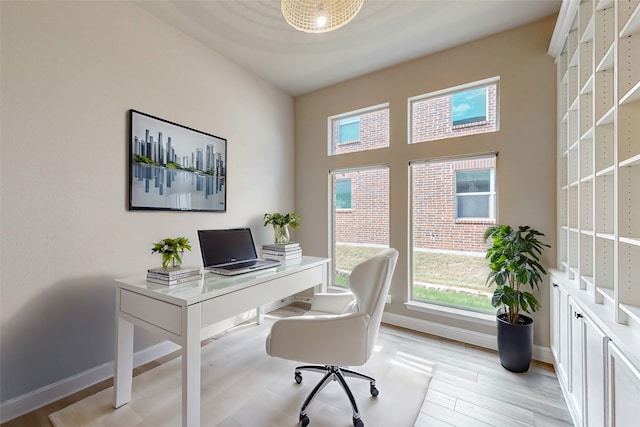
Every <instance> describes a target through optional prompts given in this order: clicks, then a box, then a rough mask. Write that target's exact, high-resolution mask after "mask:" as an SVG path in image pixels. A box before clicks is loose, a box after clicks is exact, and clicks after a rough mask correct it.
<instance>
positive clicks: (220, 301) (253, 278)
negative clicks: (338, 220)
mask: <svg viewBox="0 0 640 427" xmlns="http://www.w3.org/2000/svg"><path fill="white" fill-rule="evenodd" d="M328 265H329V260H328V259H326V258H315V257H303V258H302V262H301V263H300V264H296V265H282V266H279V267H277V268H272V269H269V270H263V271H257V272H255V273H248V274H243V275H240V276H235V277H224V276H219V275H215V274H212V273H206V274H205V276H204V278H203V279H201V280H197V281H193V282H187V283H184V284H182V285H176V286H171V287H169V286H163V285H158V284H155V283H151V282H147V281H146V280H145V277H146V276H145V275H142V276H135V277H128V278H124V279H118V280H116V286H117V288H116V355H115V374H114V387H113V406H114V407H115V408H118V407H120V406H122V405H124V404H126V403H127V402H129V401H130V400H131V386H132V374H133V372H132V371H133V329H134V328H133V327H134V325H138V326H141V327H143V328H145V329H147V330H149V331H151V332H154V333H156V334H158V335H160V336H161V337H163V338H165V339H168V340H170V341H173V342H174V343H176V344H179V345H180V346H182V425H183V426H185V427H196V426H200V364H201V360H200V341H201V340H202V339H204V338H208V337H209V335H208V334H207V328H208V327H210V326H212V325H214V324H215V323H217V322H220V321H222V320H225V319H227V318H229V317H231V316H234V315H237V314H239V313H243V312H246V311H248V310H251V309H252V308H256V307H258V316H257V317H258V319H257V320H258V322H260V320H261V309H260V306H262V305H264V304H268V303H271V302H273V301H276V300H278V299H281V298H286V297H288V296H290V295H293V294H295V293H297V292H300V291H303V290H305V289H309V288H312V287H316V290H317V291H320V292H325V291H326V289H327V277H328Z"/></svg>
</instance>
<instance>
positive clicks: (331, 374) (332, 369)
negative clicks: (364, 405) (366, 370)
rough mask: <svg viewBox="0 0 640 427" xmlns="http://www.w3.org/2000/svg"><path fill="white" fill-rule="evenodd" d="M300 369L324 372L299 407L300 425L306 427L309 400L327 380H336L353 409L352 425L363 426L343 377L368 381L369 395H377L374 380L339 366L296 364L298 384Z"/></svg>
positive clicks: (356, 406)
mask: <svg viewBox="0 0 640 427" xmlns="http://www.w3.org/2000/svg"><path fill="white" fill-rule="evenodd" d="M300 371H312V372H320V373H324V374H325V375H324V377H322V379H321V380H320V381H319V382H318V384H316V386H315V387H314V388H313V390H311V393H309V395H308V396H307V398H306V399H305V401H304V403H303V404H302V408H300V425H301V426H302V427H306V426H307V425H308V424H309V417H308V416H307V407H308V406H309V404H310V403H311V401H312V400H313V399H314V398H315V397H316V396H317V395H318V393H319V392H320V391H321V390H322V389H323V388H325V387H326V385H327V384H329V381H338V383H339V384H340V386H341V387H342V389H343V390H344V392H345V393H346V395H347V397H348V398H349V402H350V403H351V408H352V410H353V425H354V427H364V422H363V421H362V419H361V418H360V412H359V411H358V405H357V404H356V400H355V398H354V397H353V393H352V392H351V389H350V388H349V386H348V385H347V382H346V381H345V377H349V378H357V379H361V380H367V381H369V392H370V393H371V396H373V397H376V396H378V393H379V392H378V389H377V388H376V380H375V379H374V378H372V377H370V376H368V375H364V374H361V373H360V372H355V371H352V370H349V369H346V368H343V367H340V366H335V365H325V366H321V365H305V366H298V367H297V368H296V370H295V376H294V378H295V380H296V383H298V384H300V383H301V382H302V374H301V373H300Z"/></svg>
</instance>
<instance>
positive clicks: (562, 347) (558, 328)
mask: <svg viewBox="0 0 640 427" xmlns="http://www.w3.org/2000/svg"><path fill="white" fill-rule="evenodd" d="M552 284H553V286H552V288H551V311H552V315H551V351H552V352H553V356H554V359H555V361H556V371H557V375H558V379H559V381H560V382H561V383H562V384H567V382H568V366H569V315H568V294H567V292H566V290H565V289H564V288H563V287H561V286H559V285H558V283H557V281H556V280H555V279H553V278H552Z"/></svg>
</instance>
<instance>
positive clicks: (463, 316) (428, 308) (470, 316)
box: [404, 301, 496, 326]
mask: <svg viewBox="0 0 640 427" xmlns="http://www.w3.org/2000/svg"><path fill="white" fill-rule="evenodd" d="M404 305H405V307H407V309H409V310H413V311H420V312H422V313H429V314H435V315H437V316H444V317H450V318H452V319H457V320H465V321H471V322H474V323H480V324H483V325H489V326H495V324H496V315H495V314H489V313H480V312H477V311H470V310H464V309H461V308H454V307H446V306H443V305H437V304H429V303H425V302H417V301H407V302H405V303H404Z"/></svg>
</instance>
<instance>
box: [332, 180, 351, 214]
mask: <svg viewBox="0 0 640 427" xmlns="http://www.w3.org/2000/svg"><path fill="white" fill-rule="evenodd" d="M336 209H351V180H350V179H336Z"/></svg>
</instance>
